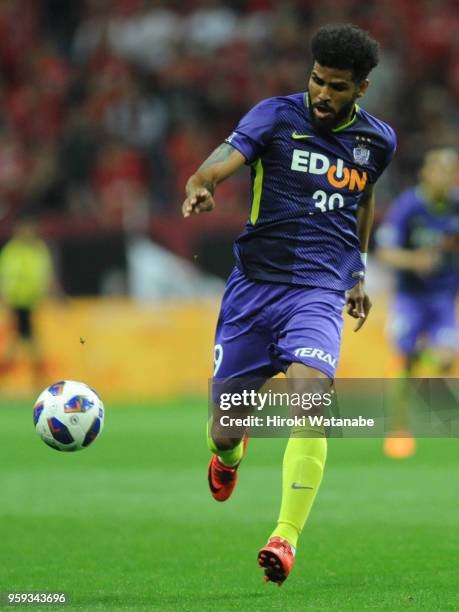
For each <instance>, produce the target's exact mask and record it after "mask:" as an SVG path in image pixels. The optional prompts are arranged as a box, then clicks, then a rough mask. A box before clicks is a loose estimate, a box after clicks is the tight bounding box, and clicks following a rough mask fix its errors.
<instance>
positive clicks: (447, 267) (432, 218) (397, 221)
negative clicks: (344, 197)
mask: <svg viewBox="0 0 459 612" xmlns="http://www.w3.org/2000/svg"><path fill="white" fill-rule="evenodd" d="M451 241H453V242H454V243H455V242H456V241H459V193H458V192H457V191H453V192H452V193H451V196H450V199H449V201H447V202H443V203H440V205H438V206H437V207H435V206H434V205H432V204H429V202H428V201H427V200H426V198H425V197H424V195H423V192H422V190H421V188H420V187H413V188H411V189H407V190H406V191H404V192H403V193H402V194H400V195H399V197H398V198H396V199H395V200H394V201H393V203H392V205H391V207H390V209H389V211H388V213H387V215H386V218H385V219H384V222H383V224H382V225H381V227H380V228H379V229H378V231H377V233H376V242H377V244H378V245H379V246H380V247H386V248H402V249H408V250H414V249H435V250H437V251H438V254H439V257H438V263H437V265H436V267H435V268H434V270H433V271H432V272H431V273H429V274H425V273H424V274H416V273H414V272H408V271H400V272H398V273H397V289H398V291H400V292H402V293H410V294H419V295H422V294H432V293H434V292H435V293H438V292H441V293H443V292H445V291H446V292H452V293H454V292H456V291H457V290H458V288H459V253H458V251H457V250H455V249H454V248H452V249H451V248H445V246H447V245H448V243H450V242H451Z"/></svg>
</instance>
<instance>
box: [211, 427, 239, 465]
mask: <svg viewBox="0 0 459 612" xmlns="http://www.w3.org/2000/svg"><path fill="white" fill-rule="evenodd" d="M207 446H208V447H209V449H210V450H211V451H212V452H213V453H214V455H218V457H219V459H220V461H221V462H222V463H223V464H224V465H228V466H232V465H236V464H237V463H239V461H240V460H241V459H242V457H243V455H244V444H243V440H241V441H240V442H239V444H237V445H236V446H235V447H234V448H230V449H229V450H221V449H220V448H217V446H216V445H215V442H214V441H213V439H212V436H211V435H210V431H209V425H207Z"/></svg>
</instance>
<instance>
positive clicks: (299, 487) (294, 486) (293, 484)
mask: <svg viewBox="0 0 459 612" xmlns="http://www.w3.org/2000/svg"><path fill="white" fill-rule="evenodd" d="M313 488H314V487H303V486H301V485H297V484H296V482H292V489H313Z"/></svg>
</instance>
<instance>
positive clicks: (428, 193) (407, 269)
mask: <svg viewBox="0 0 459 612" xmlns="http://www.w3.org/2000/svg"><path fill="white" fill-rule="evenodd" d="M457 171H458V154H457V152H456V151H455V150H454V149H453V148H451V147H449V146H438V147H435V148H432V149H430V150H428V151H427V153H426V154H425V156H424V160H423V163H422V167H421V170H420V174H419V184H418V185H416V186H415V187H412V188H410V189H407V190H406V191H404V192H403V193H402V194H401V195H400V196H398V197H397V198H396V199H395V200H394V202H393V203H392V206H391V208H390V209H389V212H388V214H387V216H386V218H385V220H384V222H383V224H382V225H381V227H380V228H379V230H378V232H377V233H376V241H377V244H378V255H379V257H380V259H381V260H382V261H383V262H384V263H386V264H388V265H389V266H391V267H392V268H394V270H396V292H395V296H394V301H393V307H392V312H391V314H390V317H389V325H388V330H389V333H390V336H391V339H392V341H393V343H394V345H395V347H396V349H397V351H398V353H399V355H400V356H401V361H402V372H401V375H402V377H404V378H409V377H411V376H413V375H415V374H416V371H417V366H419V364H420V362H421V360H422V358H423V356H426V355H427V352H426V351H428V355H429V359H430V361H431V365H433V368H434V371H435V374H437V375H440V376H447V375H448V374H449V373H450V372H451V369H452V367H453V365H454V360H455V357H456V354H457V351H458V348H459V334H458V328H457V321H456V314H455V301H456V295H457V292H458V289H459V191H458V190H457V189H456V190H455V189H454V183H455V179H456V176H457ZM408 389H409V388H408V387H407V386H406V385H404V386H402V387H401V388H400V396H399V397H397V398H394V408H395V414H394V417H393V423H392V429H393V432H392V433H391V435H389V436H388V437H387V438H386V440H385V444H384V449H385V452H386V454H387V455H389V456H391V457H394V458H405V457H409V456H410V455H412V454H413V452H414V451H415V441H414V438H413V437H412V436H411V435H410V434H409V431H408V430H409V426H408V420H409V415H408V413H407V406H408V402H407V401H406V393H408Z"/></svg>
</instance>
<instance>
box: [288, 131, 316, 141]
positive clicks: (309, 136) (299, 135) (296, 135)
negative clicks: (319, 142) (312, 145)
mask: <svg viewBox="0 0 459 612" xmlns="http://www.w3.org/2000/svg"><path fill="white" fill-rule="evenodd" d="M292 138H293V139H294V140H301V139H302V138H314V134H297V133H296V132H292Z"/></svg>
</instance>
